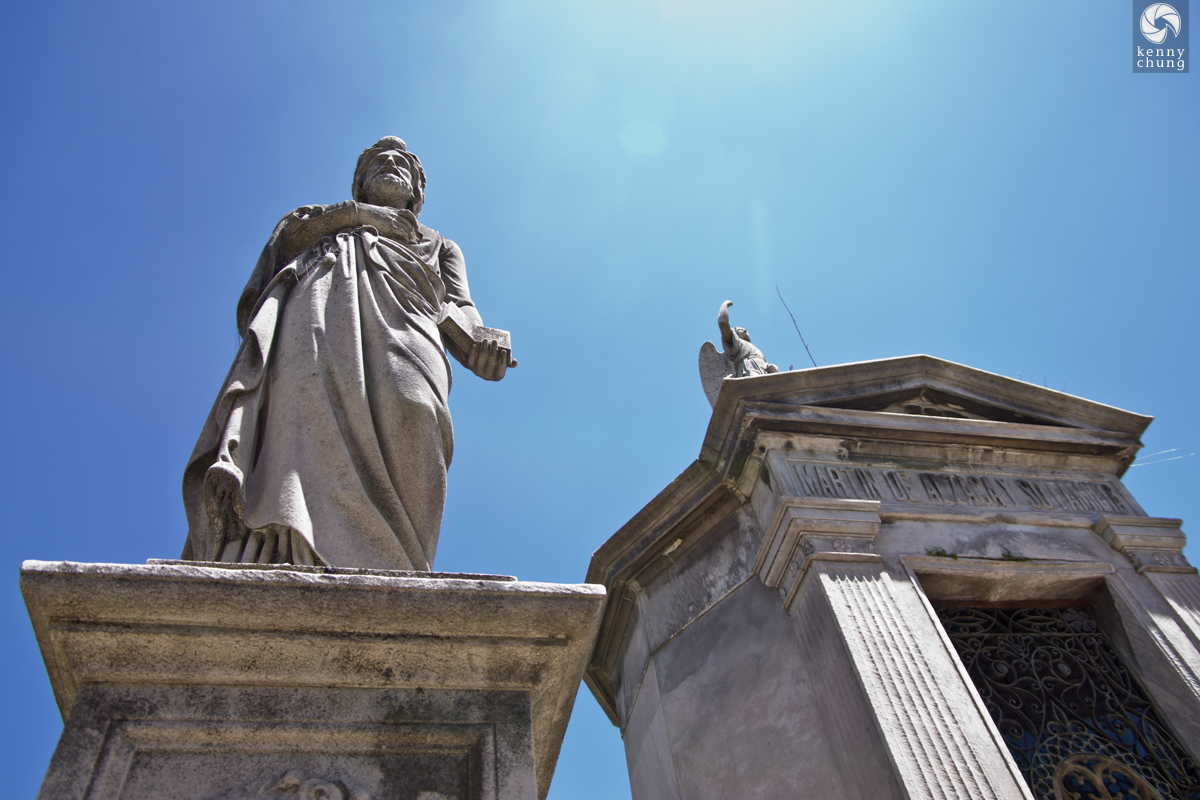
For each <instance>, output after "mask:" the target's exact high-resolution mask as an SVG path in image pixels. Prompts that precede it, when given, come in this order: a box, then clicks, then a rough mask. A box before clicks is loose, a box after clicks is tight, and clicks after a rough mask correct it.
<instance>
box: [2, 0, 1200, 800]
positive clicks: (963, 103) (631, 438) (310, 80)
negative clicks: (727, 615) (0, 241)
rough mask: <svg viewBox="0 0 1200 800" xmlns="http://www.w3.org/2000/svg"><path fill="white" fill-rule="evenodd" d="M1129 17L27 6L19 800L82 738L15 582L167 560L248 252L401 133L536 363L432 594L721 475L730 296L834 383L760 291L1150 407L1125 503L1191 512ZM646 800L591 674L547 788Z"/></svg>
mask: <svg viewBox="0 0 1200 800" xmlns="http://www.w3.org/2000/svg"><path fill="white" fill-rule="evenodd" d="M1130 19H1131V13H1130V6H1129V5H1128V4H1127V3H1125V2H1110V0H1103V1H1101V2H1097V1H1096V0H1088V1H1087V2H1082V1H1080V0H1073V1H1070V0H1063V2H1059V3H1055V4H1046V3H1034V2H1021V0H1004V2H998V0H982V1H981V2H973V3H948V2H921V1H915V2H906V3H903V4H898V3H886V2H857V3H853V4H850V3H845V4H838V3H811V2H766V1H765V0H744V1H743V2H740V3H738V4H737V5H736V7H735V5H734V4H731V3H717V2H713V1H712V0H695V1H693V2H683V0H649V1H648V2H632V1H628V2H627V1H626V0H609V1H608V2H603V1H602V2H593V3H587V4H582V3H581V4H567V3H559V2H549V1H548V0H547V1H543V0H527V1H525V2H460V3H454V4H449V3H445V4H437V3H401V2H396V3H384V2H379V3H369V2H343V3H337V4H332V3H316V2H302V1H299V0H298V1H296V2H282V1H281V0H280V1H278V2H247V1H244V0H243V2H222V1H221V0H218V1H217V2H208V3H203V4H172V3H150V2H109V3H64V2H43V3H38V4H32V3H10V4H7V5H6V6H5V7H4V9H3V11H0V20H2V21H3V25H4V29H5V30H6V31H8V32H9V36H8V37H7V41H6V46H5V48H4V49H3V51H2V52H0V65H2V67H3V75H4V76H5V77H4V78H3V80H2V81H0V93H2V94H0V97H2V99H3V108H4V109H5V111H6V114H5V118H6V120H7V122H6V124H4V126H3V127H2V128H0V137H2V138H3V145H4V146H3V148H0V153H2V155H0V159H2V171H0V175H3V184H2V185H3V191H2V192H0V204H2V205H0V225H2V226H3V232H4V241H5V243H6V248H5V251H6V263H7V265H8V266H7V270H6V274H7V276H8V277H7V279H6V284H7V286H6V292H5V296H7V297H8V298H9V300H8V302H7V304H6V305H7V313H6V314H5V315H4V316H3V318H2V319H0V333H2V334H3V337H4V341H6V342H8V347H7V350H6V353H7V355H6V362H7V364H8V367H7V368H6V370H5V371H6V374H7V376H8V377H7V379H6V381H5V386H6V391H4V392H3V395H2V397H0V410H2V412H3V416H4V418H5V419H7V420H8V435H7V442H8V457H7V458H5V459H3V460H2V462H0V485H3V487H4V502H3V503H2V504H0V531H2V532H3V535H4V536H5V537H6V541H7V546H6V547H5V552H6V553H7V558H8V564H9V566H8V570H9V572H8V574H9V576H10V578H9V581H8V582H7V583H6V587H7V588H6V589H5V590H4V592H3V593H0V597H2V598H3V616H2V618H0V621H2V624H3V625H4V641H5V642H6V643H7V644H8V648H7V650H8V656H7V658H6V659H5V661H4V665H3V667H0V670H2V671H3V678H4V685H5V686H7V687H8V688H9V699H8V701H7V702H6V704H5V714H6V715H8V717H9V718H8V719H7V720H5V724H4V725H3V726H2V727H0V730H2V731H3V734H0V735H2V736H3V737H5V740H6V741H4V746H3V748H0V754H2V755H0V759H3V760H4V762H6V763H5V765H4V766H5V767H6V769H5V774H6V775H8V776H9V783H10V788H11V789H12V790H13V793H14V794H17V795H23V796H31V795H32V794H33V793H34V792H35V789H36V786H37V785H38V784H39V783H40V780H41V776H42V772H43V770H44V768H45V765H46V764H47V762H48V760H49V757H50V754H51V752H52V750H53V747H54V744H55V742H56V741H57V737H58V734H59V732H60V730H61V725H60V722H59V719H58V714H57V710H56V708H55V706H54V702H53V699H52V697H51V693H50V688H49V684H48V681H47V679H46V676H45V672H44V670H43V668H42V665H41V660H40V656H39V655H38V653H37V648H36V644H35V642H34V639H33V636H32V632H31V631H30V628H29V624H28V619H27V617H26V615H25V611H24V607H23V604H22V602H21V600H20V596H19V593H18V591H17V582H16V574H17V565H18V564H19V562H20V561H21V560H23V559H26V558H38V559H53V560H57V559H64V560H77V561H114V562H135V563H136V562H140V561H143V560H145V559H146V558H152V557H173V556H175V555H177V554H178V552H179V550H180V548H181V546H182V544H183V538H184V533H185V523H184V517H183V509H182V504H181V501H180V495H179V482H180V477H181V474H182V470H183V466H184V462H185V460H186V458H187V456H188V454H189V453H190V451H191V448H192V446H193V444H194V442H195V438H196V435H197V434H198V432H199V430H200V426H201V424H202V422H203V421H204V417H205V415H206V413H207V411H208V408H209V406H210V404H211V403H212V400H213V397H214V396H215V393H216V391H217V389H218V388H219V385H220V381H221V379H222V377H223V376H224V374H225V371H226V369H227V368H228V365H229V362H230V359H231V358H232V355H233V353H234V351H235V348H236V334H235V329H234V306H235V303H236V301H237V297H238V294H239V293H240V291H241V287H242V286H243V284H244V282H245V280H246V278H247V276H248V275H249V272H250V269H251V268H252V266H253V264H254V261H255V259H256V257H257V255H258V252H259V250H260V249H261V247H262V245H263V243H264V242H265V240H266V237H267V235H268V233H269V232H270V230H271V228H272V226H273V225H274V224H275V222H276V221H277V220H278V219H279V217H281V216H282V215H283V214H284V213H286V212H288V211H290V210H291V209H292V208H294V207H296V206H298V205H302V204H306V203H332V202H337V201H340V200H343V199H346V198H347V197H348V195H349V185H350V178H351V174H352V171H353V167H354V161H355V158H356V157H357V155H358V153H359V152H360V151H361V150H362V149H363V147H365V146H366V145H368V144H370V143H371V142H373V141H375V139H377V138H378V137H379V136H381V135H384V134H394V135H398V136H401V137H403V138H404V139H406V140H407V141H408V143H409V147H410V149H412V150H413V151H414V152H416V153H417V154H418V155H419V156H420V157H421V159H422V161H423V162H424V165H425V169H426V171H427V173H428V176H429V190H428V194H427V199H426V204H425V210H424V211H423V213H422V220H423V221H424V222H426V223H427V224H429V225H431V226H432V227H434V228H437V229H438V230H440V231H441V232H442V233H444V234H446V235H447V236H449V237H451V238H453V239H454V240H456V241H457V242H458V243H459V244H460V245H461V246H462V249H463V251H464V253H465V254H466V260H467V266H468V270H469V274H470V280H471V289H472V294H473V296H474V298H475V300H476V302H477V305H478V306H479V308H480V310H481V312H482V314H483V317H484V320H485V322H486V323H487V324H489V325H492V326H494V327H500V328H505V329H508V330H510V331H512V334H513V343H514V349H515V356H516V357H517V358H518V359H519V360H520V367H519V368H518V369H517V370H515V371H514V372H512V373H510V375H509V376H508V377H507V378H505V380H504V381H503V382H502V383H499V384H493V383H485V382H483V381H479V380H477V379H475V378H473V377H472V376H470V375H469V374H467V373H466V372H465V370H459V371H458V372H457V377H458V380H457V381H456V382H455V385H454V390H453V393H452V395H451V408H452V412H453V415H454V425H455V432H456V444H455V454H454V464H453V466H452V467H451V470H450V493H449V497H448V500H447V509H446V515H445V521H444V525H443V529H442V538H441V544H440V547H439V551H438V556H437V560H436V562H435V563H436V567H437V568H438V569H440V570H447V571H463V572H488V573H506V574H512V575H517V576H519V577H521V578H522V579H527V580H540V581H561V582H578V581H580V580H582V579H583V576H584V573H585V571H586V569H587V564H588V559H589V557H590V554H591V552H592V551H593V550H595V549H596V548H597V547H598V546H599V545H600V544H601V543H602V542H603V541H604V540H605V539H607V538H608V537H609V536H610V535H611V534H612V533H613V532H615V531H616V530H617V529H618V528H619V527H620V526H621V525H622V524H623V523H624V522H625V521H626V520H628V519H629V517H631V516H632V515H633V514H634V513H635V512H636V511H637V510H638V509H640V508H641V507H642V506H643V505H644V504H645V503H646V502H647V501H649V500H650V499H651V498H652V497H653V496H654V495H655V494H656V493H657V492H658V491H659V490H660V489H661V488H663V487H664V486H665V485H666V484H667V483H668V482H669V481H670V480H671V479H672V478H674V477H675V476H676V475H677V474H678V473H680V472H681V471H682V470H683V469H684V468H685V467H686V466H687V465H688V464H689V463H690V462H691V461H692V460H693V459H694V458H695V456H696V454H697V453H698V452H699V447H700V441H701V438H702V437H703V434H704V429H705V426H706V424H707V420H708V414H709V408H708V404H707V402H706V401H705V399H704V395H703V392H702V391H701V387H700V382H699V379H698V376H697V372H696V353H697V351H698V349H699V346H700V344H701V343H702V342H704V341H705V340H706V339H715V337H716V336H717V333H716V326H715V315H716V310H717V307H718V305H719V304H720V302H721V301H722V300H725V299H731V300H733V301H734V308H733V317H734V322H735V324H739V325H744V326H745V327H747V328H749V329H750V331H751V332H752V334H753V335H754V341H755V343H756V344H758V345H760V346H761V347H762V349H763V350H764V351H765V352H766V354H767V357H768V359H769V360H771V361H774V362H776V363H778V364H779V365H780V366H781V367H786V366H788V365H789V364H794V365H795V366H796V367H797V368H800V367H803V366H805V364H806V363H808V362H807V357H806V354H805V352H804V350H803V347H802V346H801V344H800V340H799V338H798V337H797V336H796V331H795V330H794V328H793V326H792V322H791V320H790V319H789V317H788V316H787V313H786V312H785V311H784V309H783V307H782V305H781V304H780V302H779V299H778V297H777V295H776V286H778V288H779V291H780V292H782V294H783V296H784V297H785V298H786V299H787V301H788V304H789V305H790V306H791V308H792V311H793V312H794V313H795V315H796V319H797V321H798V323H799V326H800V329H801V330H802V331H803V333H804V336H805V338H806V339H807V341H808V344H809V346H810V347H811V349H812V353H813V356H814V357H815V358H816V360H817V362H818V363H819V364H821V365H823V366H824V365H829V364H836V363H843V362H849V361H859V360H866V359H874V358H884V357H890V356H899V355H907V354H912V353H929V354H931V355H935V356H939V357H941V358H946V359H950V360H953V361H958V362H961V363H965V364H968V365H971V366H974V367H978V368H981V369H985V370H989V371H992V372H996V373H999V374H1002V375H1008V376H1011V377H1018V376H1020V377H1022V378H1023V379H1025V380H1030V381H1032V382H1035V383H1038V384H1045V385H1048V386H1050V387H1051V388H1055V389H1065V390H1066V391H1068V392H1071V393H1073V394H1078V395H1080V396H1083V397H1087V398H1089V399H1092V400H1097V401H1100V402H1103V403H1108V404H1111V405H1115V406H1119V407H1121V408H1125V409H1128V410H1131V411H1136V412H1140V413H1150V414H1153V415H1154V416H1156V417H1157V419H1156V421H1155V422H1154V424H1153V425H1152V426H1151V427H1150V430H1149V431H1148V433H1147V435H1146V437H1145V439H1144V442H1145V444H1146V449H1145V450H1144V451H1143V452H1145V453H1147V454H1150V453H1155V452H1157V451H1167V452H1166V453H1165V454H1164V455H1162V456H1159V457H1156V458H1147V459H1145V461H1146V462H1152V461H1157V462H1158V463H1147V464H1146V465H1145V466H1141V467H1135V468H1133V469H1131V470H1130V472H1129V473H1128V475H1127V476H1126V482H1127V485H1128V486H1129V487H1130V488H1131V490H1132V491H1133V493H1134V495H1135V496H1136V497H1137V498H1138V499H1139V500H1140V502H1141V503H1142V505H1143V506H1144V507H1145V508H1146V509H1147V511H1148V512H1149V513H1150V514H1152V515H1156V516H1168V517H1183V518H1184V519H1185V520H1188V519H1192V520H1195V519H1200V500H1198V499H1197V493H1196V487H1197V478H1198V476H1200V457H1196V458H1193V457H1190V456H1189V455H1188V454H1190V453H1193V452H1197V451H1200V442H1198V438H1200V437H1198V432H1200V431H1198V428H1197V423H1196V415H1195V413H1194V410H1193V409H1194V406H1195V398H1196V396H1197V395H1198V394H1200V381H1198V378H1197V369H1196V367H1197V358H1196V355H1195V353H1196V348H1197V345H1198V344H1200V342H1198V338H1200V337H1198V335H1197V331H1198V325H1197V322H1196V320H1197V315H1196V312H1195V305H1196V300H1197V296H1198V289H1200V277H1198V274H1197V273H1198V270H1197V266H1198V263H1197V254H1198V251H1197V235H1198V230H1200V229H1198V226H1197V219H1198V214H1197V212H1198V211H1200V204H1198V201H1197V196H1196V190H1197V186H1198V184H1200V159H1198V156H1197V147H1196V142H1197V140H1198V137H1197V123H1198V121H1200V102H1198V100H1200V93H1198V91H1197V87H1196V79H1195V77H1194V76H1193V75H1190V74H1189V75H1133V74H1132V73H1131V68H1130V44H1129V43H1130V35H1131V33H1130V27H1129V26H1130ZM1179 456H1183V457H1182V458H1177V460H1172V461H1163V460H1161V459H1167V458H1175V457H1179ZM1187 529H1188V527H1187V524H1186V523H1185V530H1187ZM1188 552H1189V554H1190V557H1191V559H1192V561H1193V562H1194V563H1200V549H1198V548H1197V547H1196V546H1195V545H1192V546H1190V547H1189V550H1188ZM628 796H629V788H628V781H627V778H626V773H625V766H624V756H623V752H622V748H621V741H620V736H619V734H618V732H617V730H616V729H615V728H613V727H612V726H611V725H609V723H608V722H607V720H606V719H605V718H604V716H603V714H602V712H601V711H600V710H599V707H598V706H597V705H596V703H595V701H594V700H593V699H592V698H591V696H590V695H589V694H588V692H587V691H586V689H584V690H582V691H581V693H580V695H579V698H578V700H577V703H576V709H575V715H574V717H573V719H572V723H571V728H570V730H569V732H568V735H567V740H566V743H565V744H564V748H563V754H562V758H561V760H560V762H559V768H558V773H557V775H556V778H555V782H554V784H553V786H552V788H551V795H550V797H551V798H552V800H555V799H559V800H565V798H625V797H628Z"/></svg>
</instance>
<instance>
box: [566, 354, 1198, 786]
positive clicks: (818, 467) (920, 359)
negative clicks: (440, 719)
mask: <svg viewBox="0 0 1200 800" xmlns="http://www.w3.org/2000/svg"><path fill="white" fill-rule="evenodd" d="M1148 422H1149V419H1148V418H1146V417H1141V416H1139V415H1136V414H1130V413H1128V412H1124V411H1120V410H1118V409H1114V408H1110V407H1108V406H1103V405H1100V404H1098V403H1092V402H1089V401H1087V400H1082V399H1080V398H1076V397H1070V396H1068V395H1064V394H1062V393H1059V392H1054V391H1051V390H1048V389H1044V388H1042V387H1038V386H1033V385H1031V384H1025V383H1021V382H1019V381H1014V380H1010V379H1006V378H1002V377H1000V376H997V375H990V374H988V373H985V372H981V371H979V370H973V369H970V368H968V367H964V366H961V365H957V364H951V363H949V362H945V361H940V360H938V359H934V358H929V357H927V356H914V357H908V358H900V359H889V360H886V361H878V362H868V363H863V364H850V365H845V366H838V367H827V368H822V369H813V370H805V371H802V372H789V373H780V374H777V375H766V376H760V377H750V378H740V379H728V380H726V381H725V383H724V386H723V388H722V389H721V393H720V395H719V397H718V400H717V403H716V406H715V408H714V410H713V418H712V422H711V424H710V426H709V429H708V433H707V435H706V437H705V440H704V445H703V447H702V449H701V453H700V458H699V459H698V460H697V461H696V462H695V463H694V464H692V466H690V467H689V468H688V469H687V470H686V471H685V472H684V473H683V474H681V475H680V476H679V477H678V478H677V479H676V480H675V481H673V482H672V483H671V484H670V485H669V486H668V487H667V488H665V489H664V490H663V491H662V492H661V493H660V494H659V495H658V496H657V497H656V498H655V499H654V500H652V501H651V502H650V503H649V504H648V505H647V506H646V507H645V508H644V509H643V510H642V511H641V512H639V513H638V514H637V515H636V516H635V517H634V518H633V519H632V520H630V521H629V523H628V524H626V525H625V526H624V527H623V528H622V529H621V530H620V531H618V532H617V533H616V534H615V535H614V536H613V537H612V538H611V539H609V541H608V542H606V543H605V544H604V545H603V546H602V547H601V548H600V549H599V550H597V552H596V553H595V555H594V556H593V559H592V565H591V569H590V571H589V573H588V580H589V581H592V582H595V583H603V584H605V585H606V586H607V587H608V589H609V599H608V603H607V608H606V611H605V616H604V622H603V625H602V628H601V632H600V636H599V639H598V642H597V645H596V649H595V652H594V653H593V656H592V660H591V663H590V665H589V668H588V672H587V675H586V677H585V680H586V681H587V682H588V685H589V687H590V688H591V690H592V692H593V693H594V694H595V695H596V697H597V699H598V700H599V701H600V703H601V705H602V706H604V707H605V708H606V709H607V710H608V712H609V714H610V717H611V719H612V720H613V722H614V724H616V725H617V726H619V727H620V729H621V732H622V736H623V738H624V741H625V751H626V757H627V760H628V765H629V774H630V781H631V784H632V788H633V797H634V800H670V798H679V799H680V800H682V799H683V798H687V800H706V799H708V798H711V799H712V800H724V799H725V798H730V797H761V798H821V800H830V799H831V798H843V799H844V800H859V798H866V797H870V798H893V799H894V800H905V799H906V798H947V799H948V798H956V799H961V800H983V799H984V798H987V799H988V800H1001V799H1003V800H1028V798H1030V797H1031V795H1030V788H1029V785H1028V781H1027V780H1026V776H1027V773H1028V770H1026V771H1022V768H1021V767H1019V766H1018V764H1017V763H1016V761H1015V759H1014V756H1013V755H1012V754H1011V752H1010V749H1009V746H1008V744H1009V742H1008V740H1006V739H1005V735H1004V734H1002V732H1001V731H1000V729H999V728H998V727H997V725H996V724H995V722H994V720H993V718H992V715H991V710H990V708H989V703H990V704H992V706H995V705H996V701H995V698H994V697H992V698H991V699H988V700H985V698H984V696H983V695H982V694H981V691H980V690H979V689H978V688H977V687H976V685H975V684H974V683H973V679H972V677H971V675H970V674H969V673H968V671H967V669H966V668H965V667H964V664H963V662H962V661H961V660H960V658H959V656H958V654H957V652H956V650H955V648H954V646H953V642H952V641H951V639H950V637H949V634H948V632H947V630H946V628H945V627H944V625H943V623H942V621H941V617H939V610H938V609H939V607H943V608H941V611H942V612H943V613H944V612H946V611H948V610H951V609H956V608H962V607H971V608H989V609H998V608H1004V609H1013V608H1023V609H1037V608H1041V607H1053V608H1064V607H1071V608H1076V607H1080V608H1085V609H1086V613H1087V614H1088V615H1089V616H1088V619H1089V620H1092V619H1094V620H1095V621H1096V624H1097V625H1098V631H1097V633H1096V634H1095V638H1099V636H1100V635H1103V636H1104V637H1106V640H1107V641H1109V642H1111V644H1112V647H1113V648H1114V650H1115V651H1117V652H1118V653H1119V656H1120V659H1121V661H1122V662H1123V663H1124V664H1125V667H1126V668H1127V669H1128V671H1129V673H1130V674H1132V675H1133V676H1134V677H1135V678H1136V682H1137V683H1138V684H1139V685H1140V686H1143V687H1144V688H1145V690H1146V692H1147V694H1148V696H1149V698H1150V700H1151V701H1152V702H1153V704H1154V705H1155V706H1156V707H1157V709H1158V713H1159V715H1160V718H1161V720H1163V724H1164V729H1170V730H1171V731H1172V735H1173V736H1174V737H1175V739H1176V740H1177V742H1178V750H1177V752H1182V753H1185V754H1190V756H1191V758H1193V759H1195V758H1196V756H1197V755H1200V650H1197V643H1198V642H1200V577H1198V576H1197V574H1196V570H1195V569H1193V568H1192V567H1191V566H1189V565H1188V564H1187V562H1186V561H1185V560H1184V559H1183V556H1182V552H1181V551H1182V547H1183V543H1184V537H1183V533H1182V531H1181V530H1180V522H1179V520H1170V519H1157V518H1151V517H1148V516H1147V515H1146V514H1145V512H1144V511H1143V510H1142V509H1141V508H1140V507H1139V506H1138V504H1137V502H1136V501H1135V500H1134V498H1133V497H1132V496H1130V494H1129V492H1128V491H1127V490H1126V489H1125V487H1124V486H1123V485H1122V484H1121V482H1120V480H1119V477H1120V475H1121V473H1122V472H1123V471H1124V470H1125V468H1126V467H1128V465H1129V463H1130V462H1131V461H1132V459H1133V457H1134V454H1135V453H1136V451H1137V448H1138V447H1139V446H1140V442H1139V440H1138V436H1139V435H1140V434H1141V432H1142V430H1143V429H1144V428H1145V426H1146V425H1147V424H1148ZM1089 624H1091V623H1089ZM1089 630H1090V629H1089ZM996 663H999V662H996ZM1071 663H1076V662H1071ZM1066 664H1067V660H1063V661H1062V663H1057V662H1056V668H1058V669H1066V666H1065V665H1066ZM1001 668H1004V667H1003V665H1002V664H1001ZM1071 674H1073V675H1074V674H1075V673H1071ZM1059 675H1060V677H1061V673H1059ZM1053 688H1054V687H1051V689H1053ZM1031 696H1032V695H1031ZM1030 710H1031V711H1033V710H1034V709H1032V702H1031V709H1030ZM1086 712H1087V709H1082V710H1081V711H1080V713H1086ZM1031 716H1036V714H1031ZM1156 730H1158V729H1156ZM1051 732H1053V731H1051ZM1007 734H1008V735H1010V736H1011V735H1012V731H1007ZM1119 744H1120V743H1119V742H1118V743H1115V744H1114V743H1109V744H1107V745H1105V747H1108V748H1109V749H1108V750H1105V751H1104V753H1108V754H1110V755H1111V756H1112V757H1113V758H1115V757H1118V756H1120V757H1124V756H1122V755H1121V753H1118V752H1117V751H1118V750H1119V749H1120V748H1119ZM1171 747H1176V745H1174V744H1173V745H1171ZM1097 752H1099V751H1097ZM1104 753H1101V755H1104ZM1072 757H1075V756H1072ZM1105 757H1106V758H1108V757H1109V756H1108V755H1106V756H1105ZM1139 757H1140V755H1139V753H1136V752H1134V753H1132V754H1129V755H1128V758H1127V760H1126V761H1124V762H1121V763H1122V764H1124V765H1125V766H1129V765H1133V767H1132V768H1133V769H1134V770H1135V771H1137V770H1141V769H1142V767H1141V766H1140V765H1139V763H1138V761H1137V759H1138V758H1139ZM1060 761H1061V763H1060V762H1059V761H1056V762H1053V763H1051V764H1050V777H1051V778H1053V777H1054V776H1055V774H1056V773H1055V770H1054V767H1055V764H1059V766H1060V767H1061V766H1062V765H1064V764H1065V765H1067V766H1070V764H1069V763H1068V761H1069V760H1060ZM1070 763H1075V762H1070ZM1106 763H1110V764H1115V763H1116V762H1115V761H1111V759H1110V761H1109V762H1106ZM1123 768H1124V767H1123ZM1154 769H1156V767H1153V765H1151V766H1150V767H1147V768H1146V769H1145V770H1144V771H1143V772H1144V774H1145V775H1150V776H1153V775H1155V774H1157V773H1155V772H1154V771H1153V770H1154ZM1198 785H1200V784H1198ZM1041 796H1044V795H1041ZM1146 796H1149V795H1146ZM1162 796H1171V795H1170V794H1169V793H1168V794H1162Z"/></svg>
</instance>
